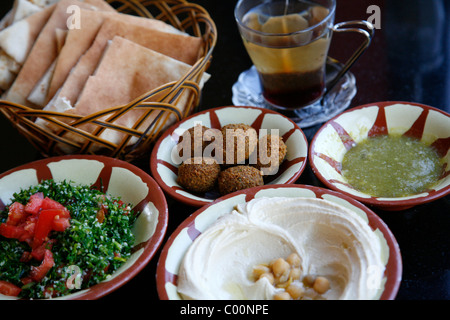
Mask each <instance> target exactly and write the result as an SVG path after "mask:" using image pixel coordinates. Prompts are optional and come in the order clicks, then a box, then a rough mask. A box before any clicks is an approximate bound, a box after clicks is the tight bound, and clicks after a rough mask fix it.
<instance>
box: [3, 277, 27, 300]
mask: <svg viewBox="0 0 450 320" xmlns="http://www.w3.org/2000/svg"><path fill="white" fill-rule="evenodd" d="M20 291H22V289H20V288H19V287H18V286H16V285H14V284H12V283H11V282H8V281H3V280H0V293H1V294H3V295H5V296H11V297H17V296H18V295H19V293H20Z"/></svg>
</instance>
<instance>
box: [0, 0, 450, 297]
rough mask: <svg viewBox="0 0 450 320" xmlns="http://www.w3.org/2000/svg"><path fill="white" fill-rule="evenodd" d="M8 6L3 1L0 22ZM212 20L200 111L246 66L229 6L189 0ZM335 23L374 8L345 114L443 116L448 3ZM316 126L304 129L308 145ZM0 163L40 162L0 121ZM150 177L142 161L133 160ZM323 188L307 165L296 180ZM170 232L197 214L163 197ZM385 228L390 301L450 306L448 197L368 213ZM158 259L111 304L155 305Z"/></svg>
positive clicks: (390, 5)
mask: <svg viewBox="0 0 450 320" xmlns="http://www.w3.org/2000/svg"><path fill="white" fill-rule="evenodd" d="M12 2H13V1H12V0H8V1H2V3H1V5H0V8H1V13H2V15H3V14H4V13H6V11H7V10H8V9H9V8H10V7H11V3H12ZM191 2H194V3H198V4H200V5H202V6H203V7H204V8H205V9H207V10H208V12H209V13H210V14H211V16H212V18H213V19H214V21H215V23H216V25H217V29H218V42H217V46H216V48H215V50H214V54H213V60H212V64H211V66H210V68H209V69H208V72H209V73H210V74H211V75H212V77H211V79H210V80H209V81H208V82H207V83H206V85H205V87H204V89H203V95H202V100H201V104H200V106H199V108H200V109H207V108H212V107H219V106H225V105H232V102H231V98H232V92H231V87H232V85H233V84H234V82H235V81H236V80H237V78H238V76H239V74H240V73H241V72H242V71H244V70H246V69H248V68H249V67H250V66H251V62H250V59H249V58H248V56H247V54H246V52H245V50H244V47H243V45H242V42H241V39H240V36H239V34H238V31H237V28H236V25H235V21H234V17H233V9H234V5H235V4H236V1H235V0H222V1H213V0H192V1H191ZM337 2H338V5H337V11H336V22H341V21H349V20H356V19H366V20H367V19H369V18H370V17H371V15H372V14H373V12H372V11H370V10H368V8H369V6H371V5H376V6H378V7H379V8H380V9H381V11H380V12H381V16H380V17H381V20H380V25H379V27H380V28H379V29H377V30H376V32H375V37H374V39H373V42H372V44H371V46H370V47H369V49H368V50H367V51H366V52H365V54H364V55H363V56H362V57H361V58H360V59H359V60H358V61H357V63H356V64H355V65H354V67H353V68H352V69H351V72H352V73H353V74H354V75H355V77H356V82H357V89H358V92H357V94H356V96H355V98H354V99H353V101H352V103H351V105H350V107H354V106H358V105H362V104H366V103H372V102H377V101H388V100H389V101H394V100H395V101H410V102H419V103H423V104H427V105H431V106H434V107H437V108H440V109H442V110H444V111H446V112H450V38H449V37H448V31H449V30H450V1H446V0H409V1H405V0H389V1H388V0H385V1H383V0H338V1H337ZM353 40H354V39H352V37H351V36H347V35H340V34H339V35H335V37H334V38H333V42H332V46H331V49H330V56H331V57H333V58H336V59H338V60H340V61H345V60H346V59H347V58H348V57H349V56H350V54H351V52H352V50H354V49H355V48H356V46H357V43H355V42H354V41H353ZM320 126H321V124H319V125H316V126H314V127H310V128H303V130H304V132H305V134H306V136H307V138H308V140H309V141H311V138H312V137H313V135H314V134H315V132H316V131H317V130H318V128H319V127H320ZM0 136H1V137H2V139H1V140H0V141H1V142H0V143H1V147H2V150H3V152H4V153H3V156H2V157H1V160H0V172H4V171H6V170H8V169H11V168H13V167H16V166H18V165H21V164H24V163H27V162H29V161H33V160H36V159H39V158H41V156H40V155H39V154H38V153H37V152H36V150H35V149H34V148H33V147H32V146H31V145H30V144H29V143H28V141H27V140H26V139H25V138H23V137H22V136H20V135H19V134H18V133H17V132H16V131H15V130H14V129H13V128H12V127H11V125H10V124H9V123H8V122H7V120H6V119H5V118H4V117H0ZM135 164H136V165H137V166H139V167H141V168H142V169H144V170H145V171H147V172H148V173H150V169H149V163H148V159H141V160H139V161H136V163H135ZM297 183H299V184H308V185H316V186H322V187H323V185H321V183H320V182H319V181H318V180H317V179H316V178H315V176H314V174H313V173H312V171H311V169H310V168H309V166H308V167H307V168H306V170H305V171H304V173H303V174H302V176H301V177H300V178H299V180H298V181H297ZM167 201H168V204H169V226H168V229H167V234H166V239H167V238H168V237H169V236H170V235H171V233H172V232H173V231H174V230H175V228H176V227H177V226H178V225H179V224H180V223H181V222H182V221H183V220H184V219H185V218H186V217H187V216H188V215H190V214H191V213H193V212H194V211H195V210H196V208H192V207H186V206H184V205H181V204H179V203H177V202H175V201H174V200H172V199H170V198H168V199H167ZM373 210H374V211H375V213H377V214H378V215H379V216H380V217H381V218H382V219H383V220H384V221H385V222H386V224H387V225H388V227H389V228H390V229H391V231H392V232H393V234H394V235H395V237H396V239H397V241H398V244H399V246H400V250H401V255H402V261H403V274H402V281H401V285H400V289H399V292H398V295H397V300H448V299H450V241H449V231H450V196H447V197H445V198H442V199H440V200H437V201H434V202H432V203H429V204H425V205H421V206H416V207H414V208H411V209H408V210H404V211H399V212H387V211H382V210H378V209H373ZM159 252H160V251H158V253H157V255H156V256H155V257H154V259H153V260H152V261H150V263H149V264H148V265H147V266H146V267H145V269H144V270H142V272H140V273H139V274H138V275H137V276H136V277H135V278H133V279H132V280H131V281H130V282H129V283H127V284H125V285H124V286H123V287H121V288H120V289H118V290H117V291H116V292H113V293H112V294H110V295H108V296H107V297H105V298H104V299H105V300H110V299H152V300H154V299H158V295H157V291H156V284H155V272H156V271H155V270H156V265H157V261H158V258H159Z"/></svg>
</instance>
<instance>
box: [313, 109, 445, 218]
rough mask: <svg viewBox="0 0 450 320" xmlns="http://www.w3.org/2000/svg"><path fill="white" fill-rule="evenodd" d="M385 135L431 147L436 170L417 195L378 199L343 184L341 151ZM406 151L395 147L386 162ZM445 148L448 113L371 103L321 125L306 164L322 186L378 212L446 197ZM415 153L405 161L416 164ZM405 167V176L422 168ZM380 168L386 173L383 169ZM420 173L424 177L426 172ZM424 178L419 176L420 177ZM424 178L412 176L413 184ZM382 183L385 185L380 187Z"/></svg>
mask: <svg viewBox="0 0 450 320" xmlns="http://www.w3.org/2000/svg"><path fill="white" fill-rule="evenodd" d="M388 135H389V136H391V135H392V136H397V137H402V138H405V139H413V140H414V141H418V142H419V143H422V142H423V144H424V145H427V146H431V147H433V149H434V150H435V152H437V158H438V161H440V163H441V166H442V169H440V172H439V174H438V175H437V177H436V179H435V180H434V182H433V183H432V184H431V186H428V187H426V188H425V189H423V190H422V191H420V192H414V193H410V194H407V195H396V196H380V195H374V194H368V191H361V190H362V189H361V188H356V187H355V186H354V184H353V183H349V181H348V179H346V177H344V175H345V174H343V170H342V168H343V166H342V164H343V161H344V156H345V155H346V153H347V152H348V151H349V150H350V149H352V148H353V147H354V146H357V145H358V144H359V143H361V144H362V142H364V141H367V138H371V137H383V136H384V137H386V136H388ZM398 149H400V148H398ZM398 149H397V150H398ZM406 149H407V148H402V149H400V150H399V151H398V154H394V155H393V156H392V158H394V157H395V158H397V156H399V157H402V156H403V157H404V156H406V151H405V150H406ZM449 149H450V115H449V114H447V113H445V112H444V111H442V110H439V109H437V108H433V107H430V106H426V105H423V104H418V103H410V102H396V101H392V102H391V101H388V102H377V103H372V104H366V105H362V106H359V107H355V108H352V109H349V110H347V111H345V112H343V113H342V114H340V115H338V116H336V117H334V118H333V119H331V120H329V121H328V122H326V123H325V124H324V125H323V126H322V127H321V128H320V129H319V130H318V131H317V133H316V135H315V136H314V138H313V139H312V141H311V144H310V149H309V163H310V165H311V168H312V170H313V172H314V174H315V175H316V176H317V177H318V179H319V180H320V181H321V182H322V183H323V184H325V186H327V187H328V188H330V189H333V190H336V191H339V192H342V193H344V194H346V195H349V196H350V197H352V198H354V199H357V200H359V201H361V202H363V203H365V204H368V205H372V206H375V207H377V208H380V209H383V210H388V211H396V210H397V211H398V210H404V209H407V208H410V207H413V206H416V205H420V204H424V203H427V202H430V201H433V200H436V199H439V198H441V197H444V196H446V195H448V194H450V174H449V173H450V165H449V163H450V152H449ZM380 153H381V152H380ZM380 153H376V152H374V153H373V155H374V157H375V159H380V161H381V155H380ZM418 154H419V153H412V156H411V157H408V159H411V161H414V162H415V163H417V164H420V161H421V160H419V159H420V158H419V155H418ZM361 161H362V160H361ZM390 163H391V162H390V161H389V160H388V161H387V164H388V165H390ZM405 163H406V161H405ZM385 168H386V167H385ZM408 168H409V169H411V168H412V170H409V169H408V170H409V172H410V173H408V175H410V174H411V175H419V174H422V170H423V168H424V166H423V165H422V164H421V165H417V166H416V165H414V166H408ZM383 170H386V171H385V172H388V171H387V170H388V169H383ZM394 170H396V171H390V173H389V175H392V176H394V174H395V175H397V174H398V173H399V172H400V171H397V170H400V169H394ZM378 172H380V171H378ZM426 174H427V175H428V173H426ZM379 175H381V173H380V174H379ZM401 177H402V178H400V179H401V180H400V182H401V183H404V184H405V185H406V183H405V182H406V181H407V179H406V174H402V176H401ZM427 177H428V176H425V178H427ZM425 178H415V179H414V180H413V181H422V180H424V179H425ZM366 180H367V179H366ZM371 182H372V183H373V181H367V183H371ZM395 182H396V181H395ZM393 183H394V181H393ZM385 185H388V184H387V183H385ZM392 185H393V184H392Z"/></svg>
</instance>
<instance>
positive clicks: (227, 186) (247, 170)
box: [217, 165, 264, 195]
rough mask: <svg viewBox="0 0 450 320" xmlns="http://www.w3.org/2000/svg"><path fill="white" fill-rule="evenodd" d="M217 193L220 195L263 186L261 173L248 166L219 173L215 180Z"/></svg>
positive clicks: (240, 166)
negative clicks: (217, 188)
mask: <svg viewBox="0 0 450 320" xmlns="http://www.w3.org/2000/svg"><path fill="white" fill-rule="evenodd" d="M217 184H218V187H219V192H220V193H221V194H222V195H225V194H228V193H231V192H234V191H238V190H242V189H247V188H251V187H256V186H262V185H264V180H263V177H262V175H261V172H260V171H259V170H258V169H256V168H254V167H250V166H246V165H239V166H235V167H230V168H228V169H225V170H223V171H221V172H220V174H219V178H218V180H217Z"/></svg>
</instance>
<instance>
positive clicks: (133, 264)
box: [0, 155, 168, 300]
mask: <svg viewBox="0 0 450 320" xmlns="http://www.w3.org/2000/svg"><path fill="white" fill-rule="evenodd" d="M47 180H53V181H55V182H63V181H66V182H71V183H73V184H74V185H83V186H85V185H86V186H95V188H96V189H98V190H101V191H103V192H104V193H106V194H108V195H110V196H112V197H114V198H116V197H118V198H120V200H121V201H123V202H124V203H126V204H130V205H131V206H132V208H131V209H132V210H133V211H135V212H139V215H138V216H137V219H136V220H135V222H134V224H133V226H132V228H131V232H132V233H133V235H134V239H135V243H134V244H133V245H132V249H131V256H129V258H128V259H127V260H126V261H125V262H124V263H123V264H122V265H121V266H120V267H119V268H118V269H117V270H116V271H115V272H114V273H113V274H112V275H111V276H110V277H108V278H106V279H105V280H103V281H102V282H100V283H98V284H96V285H93V286H91V287H89V288H87V289H83V290H79V291H76V292H75V293H72V294H69V295H65V296H62V297H57V298H53V299H68V300H94V299H98V298H101V297H103V296H105V295H108V294H109V293H111V292H113V291H114V290H116V289H118V288H119V287H121V286H122V285H124V284H125V283H127V282H128V281H129V280H130V279H132V278H133V277H134V276H135V275H137V274H138V273H139V272H140V271H141V270H142V269H143V268H144V267H145V266H146V265H147V264H148V262H149V261H150V260H151V259H152V258H153V257H154V255H155V253H156V251H157V250H158V249H159V247H160V245H161V244H162V241H163V238H164V236H165V233H166V229H167V223H168V207H167V202H166V199H165V197H164V193H163V191H162V190H161V188H160V187H159V186H158V184H157V183H156V182H155V180H154V179H153V178H152V177H150V175H148V174H147V173H145V172H144V171H143V170H141V169H139V168H137V167H135V166H134V165H132V164H130V163H128V162H125V161H122V160H119V159H114V158H110V157H104V156H94V155H72V156H59V157H52V158H45V159H42V160H37V161H34V162H31V163H28V164H25V165H22V166H19V167H17V168H14V169H11V170H9V171H6V172H4V173H3V174H1V175H0V205H1V207H2V209H1V210H4V208H5V206H6V205H9V204H10V202H11V199H12V197H13V194H14V193H16V192H20V191H21V190H26V189H27V188H29V187H31V186H36V185H38V184H40V183H41V182H43V181H47ZM105 215H106V218H105V221H107V215H108V212H106V214H105ZM0 238H3V237H1V236H0ZM0 241H1V239H0ZM117 245H119V246H120V244H117ZM81 281H83V280H81ZM3 299H16V298H15V297H11V296H4V295H2V294H0V300H3Z"/></svg>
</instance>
